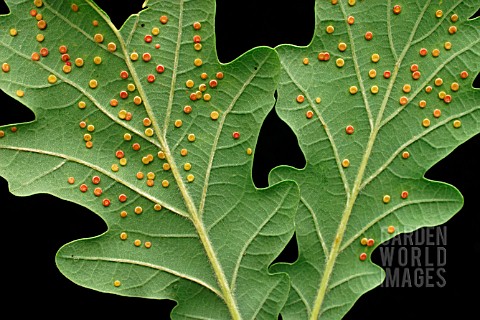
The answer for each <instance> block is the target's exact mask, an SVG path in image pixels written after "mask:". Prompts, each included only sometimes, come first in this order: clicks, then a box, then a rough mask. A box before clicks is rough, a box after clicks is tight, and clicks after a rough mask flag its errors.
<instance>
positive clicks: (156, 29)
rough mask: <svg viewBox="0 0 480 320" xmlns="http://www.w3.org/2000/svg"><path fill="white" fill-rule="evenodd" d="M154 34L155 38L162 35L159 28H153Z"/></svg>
mask: <svg viewBox="0 0 480 320" xmlns="http://www.w3.org/2000/svg"><path fill="white" fill-rule="evenodd" d="M152 34H153V35H154V36H158V35H159V34H160V29H159V28H158V27H153V28H152Z"/></svg>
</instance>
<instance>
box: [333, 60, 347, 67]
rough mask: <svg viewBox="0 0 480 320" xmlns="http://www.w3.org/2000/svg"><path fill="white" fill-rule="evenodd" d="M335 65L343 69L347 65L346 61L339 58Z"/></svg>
mask: <svg viewBox="0 0 480 320" xmlns="http://www.w3.org/2000/svg"><path fill="white" fill-rule="evenodd" d="M335 64H336V65H337V67H339V68H341V67H343V66H344V65H345V60H343V59H342V58H338V59H337V60H336V61H335Z"/></svg>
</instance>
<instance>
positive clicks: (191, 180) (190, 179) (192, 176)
mask: <svg viewBox="0 0 480 320" xmlns="http://www.w3.org/2000/svg"><path fill="white" fill-rule="evenodd" d="M193 180H195V177H194V175H193V174H189V175H188V176H187V181H188V182H193Z"/></svg>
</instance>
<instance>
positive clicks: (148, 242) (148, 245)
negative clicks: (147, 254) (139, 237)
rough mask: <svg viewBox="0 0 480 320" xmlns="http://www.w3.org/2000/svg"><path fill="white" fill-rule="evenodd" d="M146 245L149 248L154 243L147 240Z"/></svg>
mask: <svg viewBox="0 0 480 320" xmlns="http://www.w3.org/2000/svg"><path fill="white" fill-rule="evenodd" d="M144 245H145V248H147V249H149V248H151V247H152V243H151V242H150V241H146V242H145V244H144Z"/></svg>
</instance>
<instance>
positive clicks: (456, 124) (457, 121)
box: [453, 120, 462, 129]
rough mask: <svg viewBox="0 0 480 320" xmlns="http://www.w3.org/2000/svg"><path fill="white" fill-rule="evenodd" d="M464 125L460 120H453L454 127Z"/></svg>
mask: <svg viewBox="0 0 480 320" xmlns="http://www.w3.org/2000/svg"><path fill="white" fill-rule="evenodd" d="M461 126H462V122H461V121H460V120H455V121H453V127H454V128H456V129H458V128H460V127H461Z"/></svg>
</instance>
